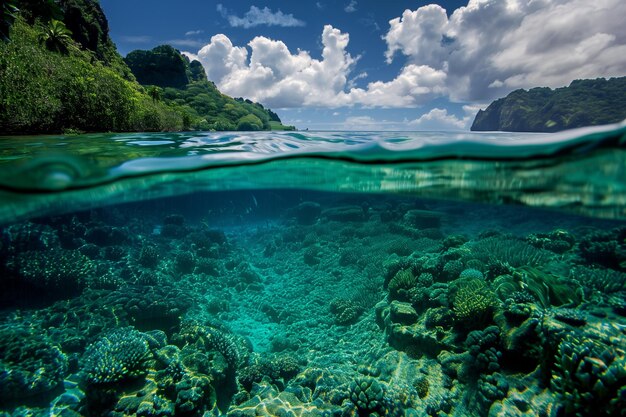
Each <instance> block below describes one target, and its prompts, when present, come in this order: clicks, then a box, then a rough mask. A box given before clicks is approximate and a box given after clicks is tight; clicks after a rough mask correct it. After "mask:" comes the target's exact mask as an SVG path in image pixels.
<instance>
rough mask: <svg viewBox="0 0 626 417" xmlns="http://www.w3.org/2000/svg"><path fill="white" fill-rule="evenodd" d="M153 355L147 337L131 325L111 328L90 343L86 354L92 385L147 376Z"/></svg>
mask: <svg viewBox="0 0 626 417" xmlns="http://www.w3.org/2000/svg"><path fill="white" fill-rule="evenodd" d="M150 356H151V353H150V350H149V348H148V342H147V340H146V338H145V337H144V336H143V335H142V334H141V333H140V332H138V331H137V330H135V329H133V328H132V327H126V328H119V329H115V330H112V331H111V332H109V333H108V334H106V335H104V336H103V337H101V338H100V339H99V340H97V341H96V342H95V343H93V344H91V345H90V346H89V347H88V348H87V350H86V352H85V356H84V370H83V371H84V373H85V376H86V380H87V382H88V383H90V384H96V385H100V384H109V383H114V382H120V381H124V380H127V379H131V378H136V377H139V376H142V375H144V374H145V373H146V372H147V370H146V368H145V362H146V360H148V359H149V358H150Z"/></svg>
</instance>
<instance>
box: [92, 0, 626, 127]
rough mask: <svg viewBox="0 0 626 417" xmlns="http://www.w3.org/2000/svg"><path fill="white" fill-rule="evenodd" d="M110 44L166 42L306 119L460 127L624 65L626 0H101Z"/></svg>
mask: <svg viewBox="0 0 626 417" xmlns="http://www.w3.org/2000/svg"><path fill="white" fill-rule="evenodd" d="M100 3H101V5H102V7H103V9H104V11H105V13H106V15H107V18H108V20H109V27H110V34H111V37H112V39H113V41H114V42H115V43H116V45H117V47H118V49H119V51H120V53H121V54H122V55H126V54H127V53H128V52H130V51H132V50H135V49H151V48H153V47H155V46H157V45H161V44H170V45H172V46H174V47H175V48H177V49H179V50H180V51H181V52H183V53H185V54H186V55H187V56H188V57H190V58H191V59H197V60H199V61H200V62H201V63H202V64H203V66H204V68H205V70H206V72H207V75H208V77H209V79H210V80H211V81H213V82H215V84H216V85H217V86H218V88H219V89H220V90H221V91H222V92H224V93H226V94H228V95H230V96H233V97H244V98H249V99H251V100H253V101H258V102H260V103H262V104H263V105H265V106H266V107H269V108H271V109H273V110H274V111H276V112H277V113H278V114H279V116H280V117H281V119H282V120H283V123H285V124H293V125H295V126H296V127H298V128H299V129H305V128H309V129H311V130H355V129H363V130H468V129H469V127H470V125H471V122H472V121H473V119H474V116H475V114H476V112H477V111H478V110H479V109H481V108H483V109H484V108H485V107H486V106H487V105H488V104H489V103H490V102H491V101H492V100H494V99H496V98H499V97H503V96H505V95H506V94H508V93H509V92H511V91H513V90H516V89H518V88H525V89H528V88H532V87H539V86H547V87H552V88H557V87H562V86H566V85H568V84H569V83H570V82H571V81H572V80H575V79H581V78H598V77H607V78H608V77H613V76H624V75H626V25H625V24H624V23H623V19H624V16H626V1H624V0H593V1H589V0H465V1H460V0H450V1H442V0H440V1H435V2H434V3H433V2H426V1H415V0H413V1H409V0H319V1H315V0H312V1H310V0H230V1H226V0H218V1H212V0H179V1H177V2H172V1H166V0H126V1H125V0H101V1H100Z"/></svg>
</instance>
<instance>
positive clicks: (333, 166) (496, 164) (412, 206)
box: [0, 125, 626, 417]
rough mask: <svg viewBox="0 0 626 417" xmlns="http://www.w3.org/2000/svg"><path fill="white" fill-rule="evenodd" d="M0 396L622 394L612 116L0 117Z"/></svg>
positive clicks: (399, 405)
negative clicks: (409, 123)
mask: <svg viewBox="0 0 626 417" xmlns="http://www.w3.org/2000/svg"><path fill="white" fill-rule="evenodd" d="M0 201H1V204H0V261H1V262H0V281H1V284H2V286H1V289H2V290H1V291H0V416H50V415H61V416H116V417H117V416H120V417H121V416H221V415H228V416H233V417H235V416H236V417H239V416H241V417H248V416H249V417H252V416H297V417H305V416H359V417H364V416H369V415H372V416H383V415H388V416H620V415H623V413H624V411H623V410H624V409H626V407H625V406H626V353H625V350H626V222H625V220H626V125H612V126H605V127H600V128H593V129H583V130H578V131H572V132H565V133H561V134H551V135H543V134H513V133H483V134H474V133H443V132H442V133H436V132H435V133H433V132H428V133H426V132H408V133H407V132H396V133H394V132H391V133H390V132H384V133H381V132H258V133H220V132H212V133H211V132H206V133H199V132H190V133H149V134H148V133H146V134H98V135H79V136H67V137H60V136H37V137H15V138H9V137H5V138H1V139H0Z"/></svg>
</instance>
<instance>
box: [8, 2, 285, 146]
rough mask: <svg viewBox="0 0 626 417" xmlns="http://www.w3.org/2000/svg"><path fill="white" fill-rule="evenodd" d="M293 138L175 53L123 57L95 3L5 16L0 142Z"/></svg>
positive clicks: (13, 5) (34, 7)
mask: <svg viewBox="0 0 626 417" xmlns="http://www.w3.org/2000/svg"><path fill="white" fill-rule="evenodd" d="M181 130H246V131H250V130H295V128H294V127H293V126H284V125H283V124H282V123H281V120H280V118H279V117H278V115H277V114H276V113H274V112H272V111H271V110H269V109H266V108H265V107H263V105H261V104H259V103H253V102H252V101H250V100H246V99H242V98H238V99H235V98H232V97H228V96H227V95H225V94H222V93H221V92H220V91H219V90H218V89H217V87H216V86H215V84H213V83H212V82H210V81H209V80H207V77H206V74H205V72H204V68H203V67H202V65H201V64H200V62H198V61H190V60H189V59H188V58H186V57H185V56H183V55H182V54H181V53H180V52H179V51H177V50H176V49H174V48H172V47H171V46H167V45H163V46H159V47H156V48H154V49H152V50H151V51H133V52H131V53H130V54H128V56H127V57H126V58H122V57H121V56H120V54H119V53H118V52H117V48H116V47H115V45H114V44H113V42H112V40H111V38H110V37H109V27H108V22H107V19H106V16H105V15H104V12H103V11H102V8H101V7H100V4H99V3H98V2H97V1H92V0H41V1H31V0H5V1H4V2H3V5H2V6H1V7H0V133H1V134H42V133H74V132H76V133H80V132H120V131H181Z"/></svg>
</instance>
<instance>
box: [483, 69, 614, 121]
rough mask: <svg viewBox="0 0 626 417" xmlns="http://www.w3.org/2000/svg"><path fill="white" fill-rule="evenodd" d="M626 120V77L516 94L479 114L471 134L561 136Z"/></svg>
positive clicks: (577, 81) (501, 99) (574, 82)
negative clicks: (524, 133) (557, 133)
mask: <svg viewBox="0 0 626 417" xmlns="http://www.w3.org/2000/svg"><path fill="white" fill-rule="evenodd" d="M624 119H626V77H619V78H610V79H608V80H607V79H604V78H598V79H595V80H575V81H572V83H571V84H570V85H569V86H568V87H562V88H557V89H554V90H553V89H550V88H547V87H540V88H533V89H530V90H522V89H520V90H515V91H513V92H512V93H510V94H509V95H508V96H506V97H504V98H500V99H498V100H496V101H494V102H493V103H491V104H490V105H489V107H487V109H485V110H480V111H479V112H478V114H477V115H476V118H475V119H474V123H473V124H472V127H471V130H472V131H496V130H501V131H509V132H558V131H560V130H565V129H573V128H577V127H584V126H594V125H602V124H607V123H617V122H621V121H622V120H624Z"/></svg>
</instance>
